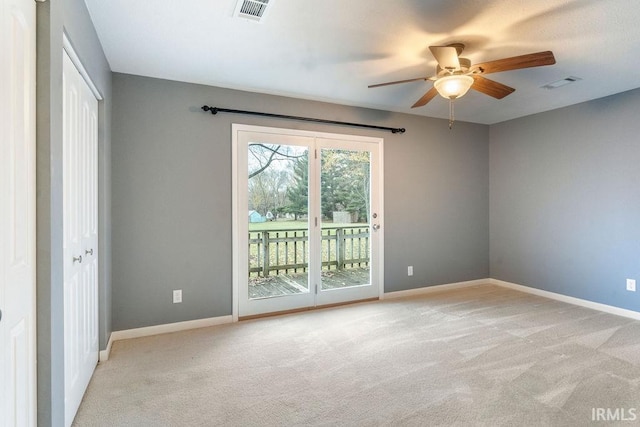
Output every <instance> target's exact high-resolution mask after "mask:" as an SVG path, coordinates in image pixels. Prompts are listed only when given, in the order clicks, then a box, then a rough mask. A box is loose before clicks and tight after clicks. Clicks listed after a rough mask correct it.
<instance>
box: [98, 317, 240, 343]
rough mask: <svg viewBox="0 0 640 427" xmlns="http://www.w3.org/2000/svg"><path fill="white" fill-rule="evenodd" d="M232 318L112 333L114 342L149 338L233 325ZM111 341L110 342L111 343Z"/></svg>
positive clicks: (167, 324)
mask: <svg viewBox="0 0 640 427" xmlns="http://www.w3.org/2000/svg"><path fill="white" fill-rule="evenodd" d="M232 321H233V319H232V316H219V317H209V318H207V319H196V320H187V321H184V322H175V323H166V324H164V325H155V326H147V327H144V328H135V329H125V330H122V331H114V332H112V333H111V339H112V340H113V341H118V340H128V339H131V338H141V337H148V336H151V335H159V334H168V333H171V332H180V331H187V330H189V329H198V328H207V327H209V326H216V325H223V324H226V323H231V322H232ZM111 339H110V341H111Z"/></svg>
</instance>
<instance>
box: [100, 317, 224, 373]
mask: <svg viewBox="0 0 640 427" xmlns="http://www.w3.org/2000/svg"><path fill="white" fill-rule="evenodd" d="M232 321H233V318H232V316H230V315H229V316H219V317H209V318H207V319H197V320H187V321H184V322H175V323H167V324H164V325H155V326H146V327H144V328H135V329H125V330H122V331H113V332H111V336H110V337H109V343H108V344H107V348H106V349H105V350H102V351H101V352H100V361H101V362H103V361H105V360H108V359H109V353H110V352H111V345H112V344H113V342H115V341H118V340H128V339H131V338H141V337H148V336H151V335H159V334H167V333H170V332H180V331H186V330H189V329H198V328H206V327H209V326H216V325H223V324H225V323H231V322H232Z"/></svg>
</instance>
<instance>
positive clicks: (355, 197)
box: [320, 149, 371, 290]
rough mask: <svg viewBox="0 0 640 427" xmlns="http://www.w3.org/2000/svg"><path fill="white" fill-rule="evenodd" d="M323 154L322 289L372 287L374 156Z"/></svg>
mask: <svg viewBox="0 0 640 427" xmlns="http://www.w3.org/2000/svg"><path fill="white" fill-rule="evenodd" d="M321 154H322V157H321V163H322V164H321V168H322V169H321V176H320V205H321V211H322V212H321V213H322V274H321V275H322V279H321V283H322V286H321V289H322V290H332V289H340V288H348V287H353V286H363V285H369V284H371V279H370V269H369V260H370V258H371V257H370V249H371V248H370V244H369V218H370V214H371V212H370V206H371V194H370V193H371V191H370V182H371V177H370V169H371V168H370V161H371V155H370V153H369V152H368V151H349V150H338V149H323V150H322V153H321Z"/></svg>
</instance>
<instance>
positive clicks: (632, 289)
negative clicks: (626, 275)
mask: <svg viewBox="0 0 640 427" xmlns="http://www.w3.org/2000/svg"><path fill="white" fill-rule="evenodd" d="M627 290H628V291H630V292H635V291H636V281H635V279H627Z"/></svg>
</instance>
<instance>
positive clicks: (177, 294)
mask: <svg viewBox="0 0 640 427" xmlns="http://www.w3.org/2000/svg"><path fill="white" fill-rule="evenodd" d="M179 302H182V289H175V290H174V291H173V303H174V304H177V303H179Z"/></svg>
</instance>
